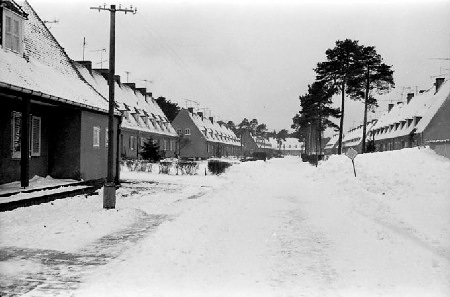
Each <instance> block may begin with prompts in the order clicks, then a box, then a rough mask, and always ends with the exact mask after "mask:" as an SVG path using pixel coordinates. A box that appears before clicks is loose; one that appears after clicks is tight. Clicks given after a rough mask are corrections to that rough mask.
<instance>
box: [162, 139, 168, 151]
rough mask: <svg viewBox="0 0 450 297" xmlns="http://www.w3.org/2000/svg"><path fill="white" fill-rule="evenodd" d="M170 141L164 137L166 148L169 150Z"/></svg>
mask: <svg viewBox="0 0 450 297" xmlns="http://www.w3.org/2000/svg"><path fill="white" fill-rule="evenodd" d="M168 144H169V141H168V140H167V139H164V148H163V149H164V150H165V151H167V150H168V149H169V145H168Z"/></svg>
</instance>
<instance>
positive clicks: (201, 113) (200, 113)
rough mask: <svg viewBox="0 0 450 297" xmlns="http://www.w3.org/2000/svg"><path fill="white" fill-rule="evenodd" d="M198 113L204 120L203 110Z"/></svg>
mask: <svg viewBox="0 0 450 297" xmlns="http://www.w3.org/2000/svg"><path fill="white" fill-rule="evenodd" d="M197 114H198V115H199V116H200V117H201V118H202V120H203V112H201V111H199V112H197Z"/></svg>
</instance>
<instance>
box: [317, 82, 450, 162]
mask: <svg viewBox="0 0 450 297" xmlns="http://www.w3.org/2000/svg"><path fill="white" fill-rule="evenodd" d="M394 94H395V93H394ZM398 96H399V95H398ZM394 99H397V100H398V99H400V98H394ZM362 133H363V132H362V126H358V127H356V128H353V129H351V130H349V131H348V132H347V133H346V134H345V135H344V137H343V141H342V144H343V148H344V150H346V149H348V148H350V147H352V148H354V149H356V150H357V151H361V146H362V143H361V142H362ZM366 133H367V134H366V138H367V140H373V141H374V144H375V147H376V150H377V151H381V152H382V151H390V150H398V149H402V148H407V147H415V146H424V145H429V146H430V147H431V148H432V149H434V150H435V151H436V152H437V153H438V154H440V155H443V156H446V157H448V158H450V81H449V79H448V77H445V76H444V77H438V78H436V79H435V82H434V84H433V86H432V87H430V88H429V89H428V90H421V91H420V92H418V93H417V94H415V93H408V95H407V97H406V101H402V100H398V101H397V104H393V103H391V104H389V107H388V110H387V111H386V112H384V113H383V114H382V115H381V116H380V117H379V118H378V119H377V120H373V121H371V122H369V123H368V124H367V130H366ZM337 146H338V135H334V136H333V137H332V138H331V139H330V141H329V142H328V143H327V145H326V146H325V153H326V154H335V153H337Z"/></svg>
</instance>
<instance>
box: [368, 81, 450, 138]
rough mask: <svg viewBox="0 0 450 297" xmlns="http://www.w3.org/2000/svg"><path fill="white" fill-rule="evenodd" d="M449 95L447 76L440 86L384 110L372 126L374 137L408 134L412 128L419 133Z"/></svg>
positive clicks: (392, 136)
mask: <svg viewBox="0 0 450 297" xmlns="http://www.w3.org/2000/svg"><path fill="white" fill-rule="evenodd" d="M449 95H450V82H449V79H448V77H445V78H444V82H443V83H442V85H441V86H440V88H439V90H438V92H436V88H435V87H431V88H430V89H428V90H426V91H424V92H422V93H419V94H417V95H415V96H414V97H413V98H412V99H411V100H410V102H409V103H399V104H397V105H395V106H394V107H393V108H392V109H391V110H390V111H386V112H385V113H384V114H383V115H382V116H381V117H380V118H379V120H378V122H377V123H376V125H375V126H374V127H373V128H372V130H374V133H375V139H388V138H395V137H399V136H404V135H408V134H409V133H411V131H412V130H413V129H416V133H421V132H423V131H424V130H425V128H426V127H427V126H428V124H429V123H430V121H431V119H432V118H433V116H434V115H435V114H436V112H437V111H438V110H439V108H440V107H441V106H442V104H443V103H444V102H445V100H448V98H449Z"/></svg>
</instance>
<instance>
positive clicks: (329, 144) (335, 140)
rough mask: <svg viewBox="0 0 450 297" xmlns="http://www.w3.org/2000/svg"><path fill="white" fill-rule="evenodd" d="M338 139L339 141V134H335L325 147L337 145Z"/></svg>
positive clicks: (330, 147)
mask: <svg viewBox="0 0 450 297" xmlns="http://www.w3.org/2000/svg"><path fill="white" fill-rule="evenodd" d="M338 141H339V134H334V135H333V136H332V137H331V138H330V140H329V141H328V142H327V144H326V145H325V149H332V148H333V147H335V146H336V145H337V142H338Z"/></svg>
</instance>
